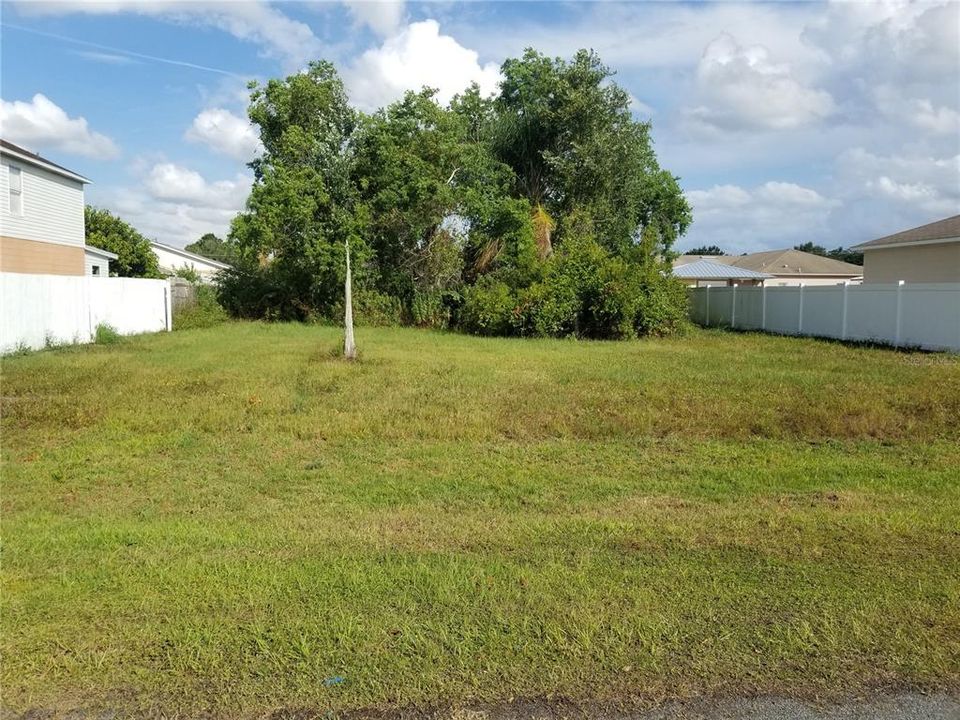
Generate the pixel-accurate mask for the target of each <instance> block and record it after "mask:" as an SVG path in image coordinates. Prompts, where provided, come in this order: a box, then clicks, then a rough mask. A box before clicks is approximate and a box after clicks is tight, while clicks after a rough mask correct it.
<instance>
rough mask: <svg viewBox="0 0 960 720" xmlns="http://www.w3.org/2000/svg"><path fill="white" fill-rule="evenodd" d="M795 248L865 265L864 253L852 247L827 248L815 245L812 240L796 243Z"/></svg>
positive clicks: (853, 263)
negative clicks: (800, 243)
mask: <svg viewBox="0 0 960 720" xmlns="http://www.w3.org/2000/svg"><path fill="white" fill-rule="evenodd" d="M793 249H794V250H802V251H803V252H808V253H813V254H814V255H820V256H822V257H828V258H833V259H834V260H840V261H841V262H845V263H850V264H852V265H863V253H862V252H861V251H859V250H853V249H851V248H843V247H838V248H834V249H833V250H827V249H826V248H825V247H823V246H822V245H814V244H813V243H812V242H805V243H803V244H802V245H794V246H793Z"/></svg>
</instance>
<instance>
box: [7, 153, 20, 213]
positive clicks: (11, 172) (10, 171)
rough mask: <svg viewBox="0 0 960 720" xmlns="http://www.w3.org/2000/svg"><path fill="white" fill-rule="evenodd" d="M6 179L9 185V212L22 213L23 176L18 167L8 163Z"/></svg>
mask: <svg viewBox="0 0 960 720" xmlns="http://www.w3.org/2000/svg"><path fill="white" fill-rule="evenodd" d="M7 181H8V185H9V186H10V214H11V215H23V178H22V177H21V174H20V168H18V167H15V166H13V165H8V166H7Z"/></svg>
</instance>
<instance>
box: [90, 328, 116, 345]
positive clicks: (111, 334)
mask: <svg viewBox="0 0 960 720" xmlns="http://www.w3.org/2000/svg"><path fill="white" fill-rule="evenodd" d="M121 340H123V335H121V334H120V333H118V332H117V330H116V328H114V327H113V325H108V324H107V323H100V324H99V325H97V329H96V331H94V334H93V341H94V342H95V343H96V344H97V345H115V344H116V343H118V342H120V341H121Z"/></svg>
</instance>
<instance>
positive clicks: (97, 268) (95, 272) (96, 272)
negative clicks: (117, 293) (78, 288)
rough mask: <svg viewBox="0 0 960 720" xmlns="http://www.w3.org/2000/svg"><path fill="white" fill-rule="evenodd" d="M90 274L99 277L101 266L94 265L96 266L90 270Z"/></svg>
mask: <svg viewBox="0 0 960 720" xmlns="http://www.w3.org/2000/svg"><path fill="white" fill-rule="evenodd" d="M90 274H91V275H99V274H100V266H99V265H94V266H93V267H92V268H91V269H90Z"/></svg>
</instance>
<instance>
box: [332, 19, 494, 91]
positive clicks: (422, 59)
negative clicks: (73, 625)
mask: <svg viewBox="0 0 960 720" xmlns="http://www.w3.org/2000/svg"><path fill="white" fill-rule="evenodd" d="M344 77H345V78H346V82H347V86H348V88H349V90H350V98H351V100H352V101H353V102H354V103H355V104H356V105H358V106H359V107H361V108H364V109H368V110H369V109H373V108H377V107H380V106H381V105H384V104H386V103H389V102H392V101H393V100H396V99H397V98H399V97H401V96H402V95H403V93H404V92H406V91H407V90H419V89H420V88H421V87H423V86H425V85H426V86H427V87H432V88H436V90H437V91H438V92H437V99H438V100H439V101H440V102H441V103H447V102H449V101H450V99H451V98H453V96H454V95H456V94H457V93H459V92H462V91H463V90H465V89H466V88H467V86H469V85H470V83H472V82H476V83H477V84H479V86H480V90H481V92H483V93H485V94H491V93H493V92H495V91H496V89H497V84H498V83H499V81H500V69H499V67H498V66H497V64H496V63H487V64H486V65H482V66H481V65H480V61H479V56H478V54H477V53H476V52H475V51H473V50H470V49H468V48H465V47H463V46H462V45H460V43H458V42H457V41H456V40H455V39H454V38H452V37H450V36H449V35H441V34H440V25H439V24H438V23H437V21H436V20H424V21H423V22H416V23H411V24H410V25H408V26H407V27H406V28H405V29H404V30H403V31H402V32H400V33H399V34H397V35H395V36H393V37H391V38H389V39H387V40H386V41H384V43H383V44H382V45H381V46H380V47H378V48H373V49H370V50H367V51H366V52H365V53H363V55H361V56H360V57H359V58H358V59H357V60H356V62H355V63H354V64H353V65H351V66H350V67H349V68H348V69H347V71H346V72H345V73H344Z"/></svg>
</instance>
